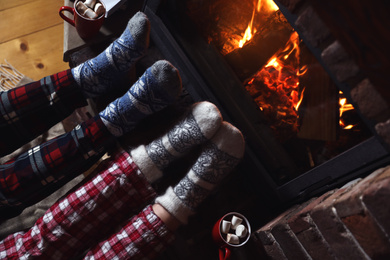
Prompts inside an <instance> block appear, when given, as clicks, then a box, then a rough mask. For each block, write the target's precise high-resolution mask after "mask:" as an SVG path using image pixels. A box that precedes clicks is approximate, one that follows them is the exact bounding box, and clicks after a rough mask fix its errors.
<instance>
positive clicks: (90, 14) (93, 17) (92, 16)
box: [83, 8, 98, 19]
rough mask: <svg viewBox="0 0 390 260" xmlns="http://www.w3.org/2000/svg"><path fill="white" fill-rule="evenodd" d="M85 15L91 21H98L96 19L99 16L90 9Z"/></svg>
mask: <svg viewBox="0 0 390 260" xmlns="http://www.w3.org/2000/svg"><path fill="white" fill-rule="evenodd" d="M83 15H84V16H85V17H88V18H90V19H96V18H98V15H97V14H96V13H95V12H94V11H92V10H91V9H89V8H88V9H87V10H86V11H85V12H84V13H83Z"/></svg>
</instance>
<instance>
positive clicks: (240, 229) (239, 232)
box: [236, 225, 248, 238]
mask: <svg viewBox="0 0 390 260" xmlns="http://www.w3.org/2000/svg"><path fill="white" fill-rule="evenodd" d="M246 234H248V230H247V229H246V227H245V226H244V225H238V226H237V227H236V235H237V236H238V237H239V238H243V237H245V236H246Z"/></svg>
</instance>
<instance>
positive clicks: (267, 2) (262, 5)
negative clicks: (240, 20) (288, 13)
mask: <svg viewBox="0 0 390 260" xmlns="http://www.w3.org/2000/svg"><path fill="white" fill-rule="evenodd" d="M277 10H279V7H278V6H277V5H276V4H275V2H274V1H273V0H258V1H257V4H256V7H255V8H254V9H253V13H252V18H251V21H250V22H249V24H248V27H247V28H246V30H245V33H244V36H243V37H242V39H241V40H240V41H239V43H238V47H240V48H242V47H243V46H244V44H245V43H246V42H248V41H249V40H250V39H252V37H253V35H254V34H255V33H256V31H257V30H256V28H254V26H253V21H254V19H255V15H256V14H259V13H260V12H262V13H270V12H275V11H277Z"/></svg>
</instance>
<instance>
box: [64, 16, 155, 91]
mask: <svg viewBox="0 0 390 260" xmlns="http://www.w3.org/2000/svg"><path fill="white" fill-rule="evenodd" d="M149 33H150V22H149V20H148V18H147V17H146V15H145V14H144V13H142V12H138V13H136V14H135V15H134V16H133V17H132V18H131V19H130V20H129V22H128V24H127V27H126V29H125V30H124V32H123V33H122V35H121V36H120V37H119V38H118V39H116V40H115V41H114V42H113V43H111V45H110V46H108V47H107V49H106V50H105V51H103V52H102V53H101V54H99V55H98V56H96V57H95V58H93V59H91V60H88V61H86V62H84V63H82V64H80V65H79V66H77V67H75V68H73V69H72V70H71V71H72V75H73V77H74V78H75V80H76V82H77V84H78V85H79V86H80V87H81V89H82V91H83V93H84V95H85V97H87V98H89V97H96V96H99V95H102V94H105V93H108V92H109V91H110V89H111V88H113V87H115V85H114V84H115V82H116V80H117V79H118V78H121V76H122V75H123V73H124V72H126V71H128V70H129V69H130V68H131V66H132V65H133V64H134V63H135V62H136V61H137V60H138V59H139V58H141V57H142V56H143V55H144V54H145V53H146V50H147V48H148V46H149Z"/></svg>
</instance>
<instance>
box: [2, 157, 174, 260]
mask: <svg viewBox="0 0 390 260" xmlns="http://www.w3.org/2000/svg"><path fill="white" fill-rule="evenodd" d="M100 167H101V168H100V172H99V174H97V175H96V176H95V177H94V178H92V179H91V180H89V181H87V182H86V183H84V184H83V185H82V186H80V187H79V188H77V189H74V190H73V191H72V192H71V193H69V194H68V195H67V196H66V197H64V198H63V199H61V200H59V201H58V202H56V203H55V204H54V205H53V206H52V207H51V208H50V209H49V210H48V211H47V212H46V213H45V215H44V216H43V217H41V218H40V219H39V220H38V221H37V222H36V224H35V225H34V226H33V227H32V228H31V229H30V230H28V231H26V232H19V233H15V234H13V235H10V236H8V237H7V238H6V239H4V240H3V241H1V242H0V259H29V258H38V259H72V258H74V257H77V256H80V255H84V254H83V252H85V251H87V253H86V256H85V259H132V260H134V259H154V258H156V257H157V256H158V255H159V254H160V253H161V252H162V251H163V250H165V248H166V247H167V246H168V245H169V244H170V243H171V242H172V241H173V238H174V236H173V233H172V232H170V231H169V230H168V229H167V228H166V226H165V225H164V223H163V222H162V221H161V220H160V219H159V218H158V217H157V216H156V215H155V214H154V212H153V210H152V207H151V205H148V206H145V207H144V205H145V204H147V203H148V201H149V200H150V199H152V198H153V197H154V196H155V192H154V190H153V189H152V188H151V186H150V184H149V183H148V182H147V181H146V179H145V178H144V176H143V175H142V173H141V172H140V170H139V169H138V167H137V166H136V165H135V164H134V162H133V161H132V159H131V157H130V155H129V154H128V153H126V152H124V151H123V150H121V151H119V152H118V153H117V154H115V155H114V156H113V158H111V159H110V160H109V161H107V162H104V163H103V165H101V166H100ZM142 207H144V209H143V210H142V211H141V212H140V213H138V214H136V215H135V216H133V217H132V218H131V219H130V220H127V219H128V217H129V216H130V215H131V214H132V213H133V212H134V210H137V209H139V208H142ZM118 224H119V225H121V226H122V229H120V230H119V231H118V232H116V233H114V234H111V235H108V234H110V232H112V230H113V229H115V228H116V227H117V226H118ZM98 239H101V240H100V241H101V242H100V243H97V244H96V241H97V240H98Z"/></svg>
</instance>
